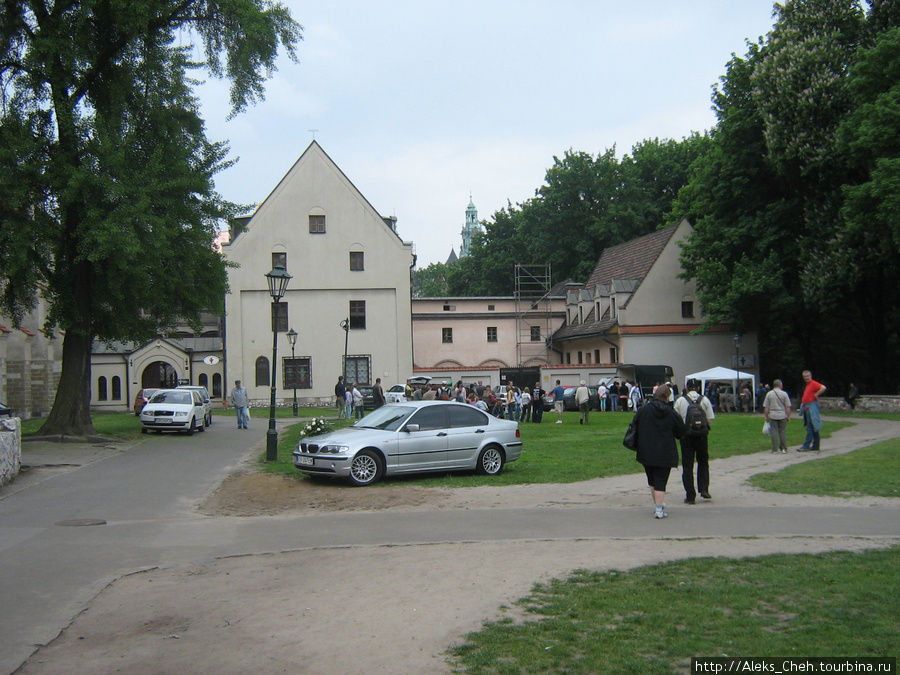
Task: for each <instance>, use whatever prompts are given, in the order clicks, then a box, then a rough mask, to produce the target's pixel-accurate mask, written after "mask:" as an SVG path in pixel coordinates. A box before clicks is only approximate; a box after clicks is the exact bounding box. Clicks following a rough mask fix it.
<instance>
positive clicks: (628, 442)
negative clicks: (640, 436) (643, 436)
mask: <svg viewBox="0 0 900 675" xmlns="http://www.w3.org/2000/svg"><path fill="white" fill-rule="evenodd" d="M622 445H624V446H625V447H626V448H628V449H629V450H634V451H637V447H638V444H637V415H635V416H634V419H633V420H631V424H629V425H628V430H627V431H626V432H625V438H623V439H622Z"/></svg>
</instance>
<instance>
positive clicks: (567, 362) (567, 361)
mask: <svg viewBox="0 0 900 675" xmlns="http://www.w3.org/2000/svg"><path fill="white" fill-rule="evenodd" d="M571 363H572V352H566V364H567V365H568V364H571Z"/></svg>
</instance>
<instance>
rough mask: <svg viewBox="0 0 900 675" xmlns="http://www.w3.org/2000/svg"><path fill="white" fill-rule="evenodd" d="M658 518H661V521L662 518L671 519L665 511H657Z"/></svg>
mask: <svg viewBox="0 0 900 675" xmlns="http://www.w3.org/2000/svg"><path fill="white" fill-rule="evenodd" d="M656 517H657V518H659V519H662V518H668V517H669V514H668V513H666V512H665V511H661V510H657V511H656Z"/></svg>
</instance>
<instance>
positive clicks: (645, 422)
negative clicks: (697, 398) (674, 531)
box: [634, 385, 685, 518]
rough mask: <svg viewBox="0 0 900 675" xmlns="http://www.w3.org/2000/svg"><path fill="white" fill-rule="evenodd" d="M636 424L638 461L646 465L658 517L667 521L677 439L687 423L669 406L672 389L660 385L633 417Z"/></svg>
mask: <svg viewBox="0 0 900 675" xmlns="http://www.w3.org/2000/svg"><path fill="white" fill-rule="evenodd" d="M634 419H635V423H636V425H637V454H636V455H635V459H637V461H638V462H640V463H641V464H642V465H643V466H644V473H646V474H647V484H648V485H649V486H650V495H651V497H652V498H653V505H654V507H655V512H654V516H655V517H656V518H667V517H668V515H669V514H668V513H666V504H665V501H666V484H667V483H668V482H669V474H670V473H671V472H672V469H673V468H675V467H677V466H678V446H676V445H675V439H676V438H682V437H683V436H684V431H685V428H684V420H683V419H681V416H680V415H679V414H678V413H676V412H675V409H674V408H673V407H672V406H670V405H669V388H668V387H667V386H666V385H661V386H660V387H659V389H657V390H656V393H655V394H654V395H653V398H652V399H651V400H650V401H649V402H648V403H647V405H645V406H643V407H642V408H641V409H640V410H639V411H638V412H637V413H636V414H635V416H634Z"/></svg>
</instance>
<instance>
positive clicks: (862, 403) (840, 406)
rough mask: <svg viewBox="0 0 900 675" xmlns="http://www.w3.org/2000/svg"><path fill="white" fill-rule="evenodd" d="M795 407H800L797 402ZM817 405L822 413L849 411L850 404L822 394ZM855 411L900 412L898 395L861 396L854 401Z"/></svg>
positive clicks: (838, 398) (836, 397)
mask: <svg viewBox="0 0 900 675" xmlns="http://www.w3.org/2000/svg"><path fill="white" fill-rule="evenodd" d="M796 407H797V408H798V409H799V408H800V405H799V402H798V403H797V406H796ZM819 407H820V408H821V409H822V412H824V413H828V412H833V411H836V410H840V411H842V412H850V406H849V405H847V404H846V403H845V402H844V399H843V398H840V397H838V396H823V397H822V398H820V399H819ZM855 412H859V413H875V412H877V413H900V396H863V397H862V398H860V399H858V400H857V401H856V410H855Z"/></svg>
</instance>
